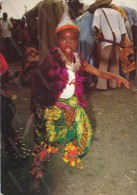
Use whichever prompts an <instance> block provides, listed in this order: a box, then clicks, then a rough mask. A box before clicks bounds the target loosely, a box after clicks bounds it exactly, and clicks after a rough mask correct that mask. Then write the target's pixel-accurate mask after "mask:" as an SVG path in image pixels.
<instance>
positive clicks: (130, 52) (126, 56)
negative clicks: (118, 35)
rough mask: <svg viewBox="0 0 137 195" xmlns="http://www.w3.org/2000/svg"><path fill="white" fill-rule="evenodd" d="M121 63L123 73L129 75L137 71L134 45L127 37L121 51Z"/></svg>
mask: <svg viewBox="0 0 137 195" xmlns="http://www.w3.org/2000/svg"><path fill="white" fill-rule="evenodd" d="M119 57H120V63H121V66H122V71H123V73H125V74H126V73H129V72H131V71H133V70H135V69H136V62H135V53H134V49H133V44H132V43H131V42H130V41H129V40H128V39H127V37H125V39H124V41H123V43H122V48H121V51H120V56H119Z"/></svg>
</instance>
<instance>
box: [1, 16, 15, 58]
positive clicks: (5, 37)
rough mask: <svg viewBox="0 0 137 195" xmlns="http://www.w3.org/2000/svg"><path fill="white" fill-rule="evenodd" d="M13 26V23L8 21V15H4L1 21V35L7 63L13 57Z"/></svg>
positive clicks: (2, 50)
mask: <svg viewBox="0 0 137 195" xmlns="http://www.w3.org/2000/svg"><path fill="white" fill-rule="evenodd" d="M12 28H13V26H12V23H11V21H10V20H9V19H8V14H7V13H6V12H4V13H3V18H2V20H0V34H1V40H2V46H1V47H2V48H1V52H2V54H3V55H4V57H5V58H6V60H7V61H9V60H10V57H11V30H12Z"/></svg>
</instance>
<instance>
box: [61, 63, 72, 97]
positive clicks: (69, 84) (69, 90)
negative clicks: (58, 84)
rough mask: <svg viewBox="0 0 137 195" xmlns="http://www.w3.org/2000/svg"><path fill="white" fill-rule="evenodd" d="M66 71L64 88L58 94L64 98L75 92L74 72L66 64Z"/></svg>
mask: <svg viewBox="0 0 137 195" xmlns="http://www.w3.org/2000/svg"><path fill="white" fill-rule="evenodd" d="M67 73H68V82H67V85H66V87H65V89H64V90H63V92H62V93H61V95H60V98H65V99H68V98H70V97H71V96H72V95H74V92H75V84H74V82H75V73H74V72H73V70H72V69H71V68H70V67H68V66H67Z"/></svg>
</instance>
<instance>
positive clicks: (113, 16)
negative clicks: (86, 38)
mask: <svg viewBox="0 0 137 195" xmlns="http://www.w3.org/2000/svg"><path fill="white" fill-rule="evenodd" d="M102 9H103V10H104V12H105V13H106V15H107V18H108V20H109V23H110V25H111V27H112V30H113V32H114V33H115V36H116V42H117V43H120V42H121V35H122V34H126V28H125V24H124V20H123V18H122V16H121V14H120V13H119V12H118V11H116V10H114V9H111V8H102ZM95 27H97V28H98V29H99V30H100V31H101V32H102V33H103V35H104V38H105V39H107V40H111V41H113V35H112V31H111V29H110V27H109V24H108V22H107V20H106V17H105V16H104V13H103V12H102V10H101V9H100V8H99V9H97V10H96V11H95V12H94V18H93V24H92V28H93V29H94V30H95ZM108 45H112V43H108V42H101V46H102V47H103V48H104V47H106V46H108Z"/></svg>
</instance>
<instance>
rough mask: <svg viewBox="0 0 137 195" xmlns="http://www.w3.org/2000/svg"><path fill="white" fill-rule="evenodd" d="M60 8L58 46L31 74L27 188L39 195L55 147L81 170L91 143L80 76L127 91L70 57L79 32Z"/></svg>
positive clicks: (109, 75)
mask: <svg viewBox="0 0 137 195" xmlns="http://www.w3.org/2000/svg"><path fill="white" fill-rule="evenodd" d="M65 6H66V7H65V12H64V14H63V16H62V18H61V20H60V23H59V24H58V25H57V27H56V30H55V35H56V38H57V43H58V47H54V48H51V49H50V50H49V54H48V55H47V56H46V57H45V59H44V60H43V62H42V63H41V64H40V65H39V66H38V67H37V68H36V69H35V70H34V72H33V74H32V86H31V91H32V99H31V112H32V113H34V116H35V117H34V132H35V136H36V138H35V140H34V150H33V153H32V156H33V164H32V170H31V174H32V176H33V180H32V182H31V184H30V190H31V192H33V193H40V191H41V180H42V179H43V177H44V173H45V172H46V165H47V163H48V161H49V160H50V159H51V156H52V155H53V154H54V153H56V152H57V151H58V145H59V144H60V143H65V148H64V154H63V157H62V159H63V160H64V162H65V163H67V164H68V165H69V166H72V167H79V168H83V167H82V166H81V165H80V163H81V161H82V158H83V157H85V155H86V154H87V151H88V148H89V146H90V144H91V139H92V129H91V126H90V122H89V119H88V117H87V115H86V113H85V111H84V107H85V106H86V102H85V98H84V93H83V81H84V72H87V73H89V74H93V75H96V76H97V77H101V78H105V79H115V80H116V82H117V83H118V86H120V84H121V83H123V84H124V85H125V87H127V88H129V83H128V81H127V80H126V79H124V78H122V77H121V76H119V75H116V74H112V73H108V72H103V71H100V70H98V69H96V68H95V67H93V66H91V65H89V64H88V62H87V61H86V60H84V59H83V57H82V56H81V55H80V54H79V53H77V52H75V50H76V48H77V45H78V40H79V34H80V29H79V28H78V26H76V24H75V23H74V22H73V20H72V19H71V18H70V16H69V14H68V12H69V11H68V7H67V4H65ZM42 181H43V180H42Z"/></svg>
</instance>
